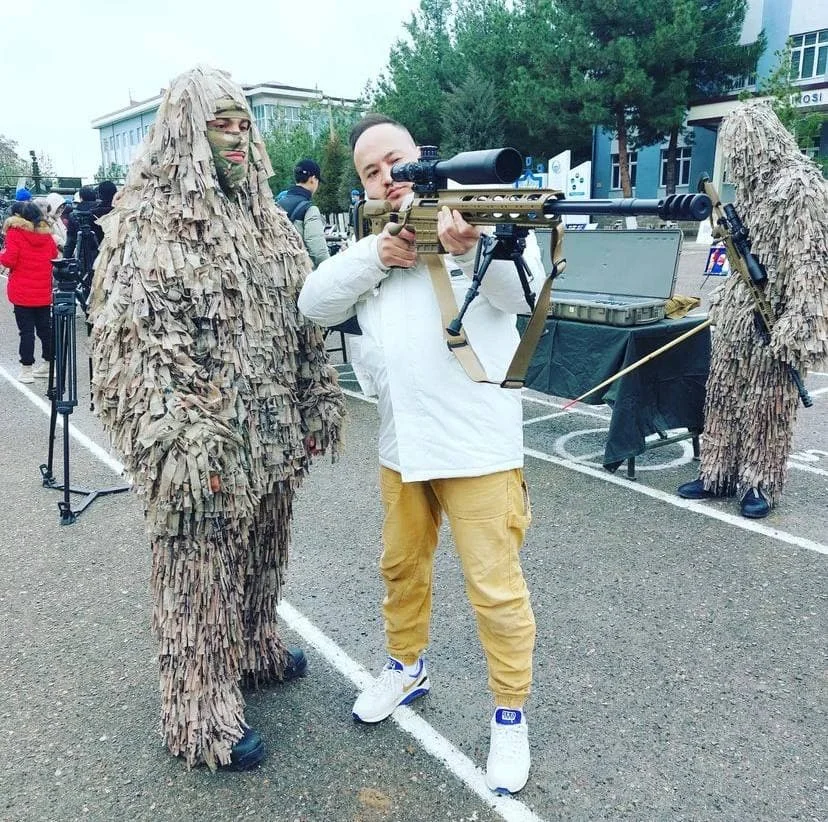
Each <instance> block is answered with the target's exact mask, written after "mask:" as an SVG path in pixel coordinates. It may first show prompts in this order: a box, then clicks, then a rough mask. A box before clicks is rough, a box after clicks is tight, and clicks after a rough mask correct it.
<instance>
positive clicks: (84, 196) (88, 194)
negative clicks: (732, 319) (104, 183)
mask: <svg viewBox="0 0 828 822" xmlns="http://www.w3.org/2000/svg"><path fill="white" fill-rule="evenodd" d="M78 196H79V197H80V199H81V202H83V203H94V202H95V200H97V199H98V192H97V191H95V187H94V186H81V189H80V191H79V192H78Z"/></svg>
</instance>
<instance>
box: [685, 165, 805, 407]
mask: <svg viewBox="0 0 828 822" xmlns="http://www.w3.org/2000/svg"><path fill="white" fill-rule="evenodd" d="M699 191H703V192H704V193H705V194H707V196H708V197H710V199H711V201H712V202H713V209H714V212H713V213H714V214H715V217H716V220H715V224H714V225H713V238H714V239H716V240H722V241H723V242H724V244H725V247H726V248H727V259H728V260H729V262H730V265H731V267H732V269H733V270H734V271H735V272H736V273H737V274H738V275H739V277H740V279H741V280H742V282H743V283H744V284H745V286H746V287H747V289H748V291H749V293H750V296H751V298H752V299H753V305H754V324H755V326H756V330H757V332H758V333H759V336H760V338H761V339H762V342H763V343H764V344H765V345H767V344H768V343H769V342H770V332H771V331H772V329H773V326H774V324H775V323H776V317H775V316H774V313H773V309H772V308H771V305H770V303H769V302H768V298H767V297H766V296H765V291H764V288H765V284H766V283H767V280H768V275H767V274H766V273H765V269H764V268H763V267H762V264H761V263H760V262H759V260H757V259H756V257H754V256H753V253H752V252H751V250H750V237H749V235H748V230H747V228H746V227H745V224H744V223H743V222H742V220H741V218H740V217H739V214H738V213H737V211H736V207H735V206H734V205H733V204H732V203H728V204H727V205H722V203H721V201H720V200H719V192H718V191H716V188H715V187H714V185H713V183H712V182H711V181H710V178H709V177H708V176H707V175H706V174H704V175H702V177H701V178H700V179H699ZM710 219H711V222H713V217H712V216H711V218H710ZM788 372H789V374H790V377H791V381H792V382H793V384H794V385H795V386H796V390H797V392H798V393H799V398H800V399H801V400H802V404H803V405H804V406H805V407H806V408H810V407H811V406H812V405H813V404H814V401H813V399H811V395H810V394H809V393H808V389H807V388H805V383H804V382H803V381H802V376H801V374H800V373H799V371H797V369H796V368H795V367H794V366H793V365H791V364H790V363H788Z"/></svg>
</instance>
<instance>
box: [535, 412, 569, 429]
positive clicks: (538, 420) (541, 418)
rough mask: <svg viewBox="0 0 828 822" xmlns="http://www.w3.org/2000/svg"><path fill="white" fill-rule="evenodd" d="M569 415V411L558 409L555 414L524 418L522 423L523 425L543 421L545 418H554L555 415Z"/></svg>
mask: <svg viewBox="0 0 828 822" xmlns="http://www.w3.org/2000/svg"><path fill="white" fill-rule="evenodd" d="M569 415H570V412H569V411H558V413H557V414H544V415H543V416H542V417H532V418H531V419H528V420H524V421H523V424H524V426H526V425H534V424H535V423H536V422H545V421H546V420H554V419H556V418H557V417H568V416H569Z"/></svg>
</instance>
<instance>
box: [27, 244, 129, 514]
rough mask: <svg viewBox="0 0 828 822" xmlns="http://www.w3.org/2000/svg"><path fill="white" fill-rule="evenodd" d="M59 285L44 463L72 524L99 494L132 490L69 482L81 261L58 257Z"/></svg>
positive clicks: (61, 507)
mask: <svg viewBox="0 0 828 822" xmlns="http://www.w3.org/2000/svg"><path fill="white" fill-rule="evenodd" d="M53 266H54V269H55V278H56V279H57V288H56V289H55V291H54V296H53V299H52V324H53V328H52V336H53V340H54V351H53V354H54V356H53V358H52V362H51V363H50V364H49V390H48V391H47V394H46V396H47V397H48V398H49V399H50V400H51V403H52V409H51V414H50V416H49V456H48V459H47V461H46V463H45V464H44V465H41V466H40V474H41V476H42V478H43V486H44V487H45V488H52V489H54V490H55V491H63V500H62V501H61V502H59V503H58V510H59V511H60V524H61V525H71V524H72V523H73V522H74V521H75V520H76V519H77V518H78V517H79V516H80V515H81V513H83V511H85V510H86V508H88V507H89V505H91V503H92V502H94V501H95V500H96V499H97V498H98V497H101V496H105V495H106V494H119V493H121V492H122V491H128V490H129V486H128V485H122V486H117V487H114V488H103V489H100V490H96V491H92V490H89V489H86V488H72V487H71V485H70V483H69V415H70V414H71V413H72V410H73V409H74V407H75V406H76V405H77V404H78V373H77V370H78V365H77V335H76V333H75V315H76V309H75V303H76V297H77V289H78V263H77V261H76V260H55V261H54V262H53ZM58 414H60V415H61V416H62V417H63V482H62V483H61V484H58V482H57V480H56V479H55V477H54V474H53V473H52V468H53V462H54V455H55V428H56V426H57V415H58ZM70 494H83V495H84V497H85V498H84V500H83V501H82V502H81V504H80V505H79V506H78V507H77V508H75V509H73V508H72V504H71V501H70V496H69V495H70Z"/></svg>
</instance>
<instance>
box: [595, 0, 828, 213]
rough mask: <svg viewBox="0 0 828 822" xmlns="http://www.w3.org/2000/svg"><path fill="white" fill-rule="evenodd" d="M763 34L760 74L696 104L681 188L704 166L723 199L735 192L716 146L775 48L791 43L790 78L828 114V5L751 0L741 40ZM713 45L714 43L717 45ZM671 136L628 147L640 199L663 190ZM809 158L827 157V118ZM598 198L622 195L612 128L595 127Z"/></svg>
mask: <svg viewBox="0 0 828 822" xmlns="http://www.w3.org/2000/svg"><path fill="white" fill-rule="evenodd" d="M763 30H764V32H765V37H766V38H767V47H766V49H765V51H764V53H763V55H762V57H761V58H760V60H759V64H758V66H757V72H756V75H755V76H751V77H747V78H744V80H743V83H742V85H741V87H739V88H736V89H734V91H733V92H732V93H731V94H729V95H727V96H725V97H722V98H718V99H713V100H704V101H700V102H697V103H695V104H693V105H691V107H690V110H689V112H688V114H687V126H688V128H687V135H686V136H685V137H684V138H681V137H680V138H679V151H678V158H677V163H678V168H677V170H676V172H677V173H676V193H678V194H683V193H687V192H691V193H692V192H694V191H695V189H696V183H697V181H698V179H699V176H700V175H701V174H702V172H707V173H708V174H711V176H712V178H713V181H714V183H716V184H717V187H718V189H719V191H720V193H721V195H722V197H723V199H725V200H728V199H731V198H732V191H731V190H730V187H729V186H728V185H727V183H726V182H723V181H722V176H723V168H722V162H721V155H720V152H719V151H718V150H717V137H718V129H719V124H720V123H721V121H722V118H724V117H725V116H726V115H727V114H728V113H729V112H730V111H731V110H732V109H733V108H734V106H736V105H737V103H738V96H739V93H740V92H742V91H744V90H748V91H751V90H755V89H756V87H757V83H758V82H759V81H761V80H762V79H764V78H767V77H768V76H770V75H771V73H772V72H773V69H774V68H775V67H776V63H777V59H778V58H777V55H776V53H777V52H779V51H782V50H784V48H785V44H786V42H787V41H788V39H789V38H790V40H791V41H792V45H793V48H792V66H791V70H792V72H791V73H792V80H793V82H794V84H795V85H796V86H797V88H798V89H799V91H800V94H799V100H798V101H797V104H798V105H799V106H800V107H802V108H807V109H808V110H811V111H820V112H828V3H824V2H815V1H814V0H749V3H748V11H747V14H746V16H745V22H744V25H743V27H742V42H743V43H751V42H754V41H755V40H756V39H757V37H758V36H759V33H760V32H761V31H763ZM712 47H713V48H715V44H713V45H712ZM666 149H667V144H666V142H665V143H664V144H662V145H654V146H647V147H645V148H640V149H638V150H637V151H630V153H629V160H630V181H631V183H632V186H633V193H634V195H635V196H636V197H647V198H649V197H661V196H663V195H664V193H665V187H664V178H665V172H666V165H667V164H666V153H667V152H666ZM807 153H808V154H810V155H811V156H816V155H817V154H820V155H822V156H826V155H828V123H823V125H822V132H821V134H820V135H819V137H818V139H817V142H816V143H815V144H814V145H813V146H810V147H808V149H807ZM592 174H593V192H592V196H594V197H620V196H621V184H620V180H619V168H618V141H617V140H616V139H615V136H614V135H613V134H612V133H611V132H609V131H606V130H603V129H600V130H599V129H596V134H595V138H594V140H593V148H592Z"/></svg>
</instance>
